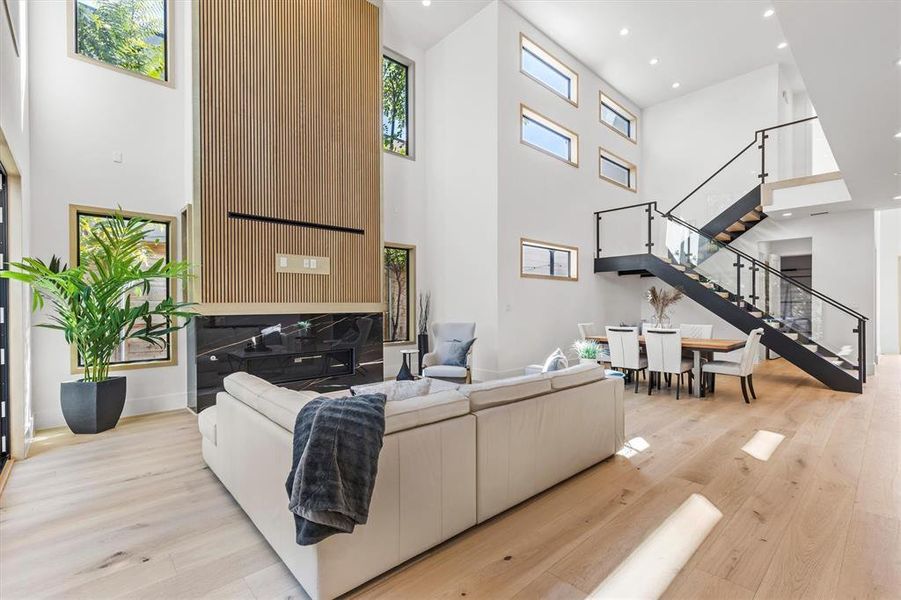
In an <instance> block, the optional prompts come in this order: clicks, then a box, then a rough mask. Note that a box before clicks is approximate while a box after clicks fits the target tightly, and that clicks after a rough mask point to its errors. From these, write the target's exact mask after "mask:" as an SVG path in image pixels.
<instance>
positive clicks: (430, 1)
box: [422, 0, 432, 6]
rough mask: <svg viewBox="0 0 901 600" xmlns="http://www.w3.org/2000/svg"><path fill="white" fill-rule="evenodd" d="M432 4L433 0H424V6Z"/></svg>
mask: <svg viewBox="0 0 901 600" xmlns="http://www.w3.org/2000/svg"><path fill="white" fill-rule="evenodd" d="M431 4H432V0H422V5H423V6H429V5H431Z"/></svg>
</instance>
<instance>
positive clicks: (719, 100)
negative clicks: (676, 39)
mask: <svg viewBox="0 0 901 600" xmlns="http://www.w3.org/2000/svg"><path fill="white" fill-rule="evenodd" d="M779 102H780V95H779V66H778V65H771V66H768V67H763V68H761V69H758V70H756V71H752V72H750V73H746V74H745V75H740V76H738V77H735V78H733V79H729V80H727V81H724V82H722V83H719V84H716V85H712V86H709V87H706V88H704V89H701V90H698V91H696V92H692V93H691V94H686V95H684V96H680V97H678V98H675V99H673V100H669V101H667V102H663V103H660V104H655V105H654V106H650V107H648V108H646V109H645V110H644V134H643V141H642V158H643V166H644V171H645V177H644V181H643V185H644V197H645V199H646V200H649V201H656V202H658V204H659V207H660V209H661V210H663V211H666V210H668V209H669V208H670V207H671V206H673V205H675V204H676V203H677V202H678V201H679V200H681V199H682V198H683V197H685V196H686V195H687V194H688V193H689V192H691V191H692V190H693V189H694V188H695V187H697V186H698V185H699V184H700V183H701V182H702V181H704V180H705V179H706V178H707V177H709V176H710V175H712V174H713V173H714V172H715V171H716V170H717V169H719V168H720V167H721V166H723V165H724V164H725V163H726V161H728V160H729V159H731V158H732V157H733V156H735V154H737V153H738V151H739V150H741V149H742V148H743V147H744V146H746V145H747V144H748V143H750V142H751V141H752V140H753V139H754V132H755V131H756V130H758V129H762V128H764V127H769V126H771V125H775V124H776V123H778V122H779V115H780V106H779ZM759 170H760V157H759V154H758V153H757V152H756V151H754V152H751V151H748V152H747V153H745V155H743V157H742V158H741V159H739V160H737V161H736V162H735V163H733V164H732V165H730V166H729V167H728V168H727V169H726V170H724V171H723V173H722V174H721V175H719V176H718V177H717V178H716V179H714V180H713V181H712V182H711V183H710V184H708V185H707V186H705V188H704V189H703V190H702V191H701V192H700V193H699V194H698V195H697V196H695V197H692V199H690V200H689V201H687V202H686V204H685V205H683V206H682V207H680V209H679V211H677V214H679V215H680V216H684V217H689V216H690V215H694V214H695V213H700V214H703V215H704V216H709V214H711V213H712V214H717V213H718V212H719V210H716V211H710V212H707V211H706V210H701V207H703V206H706V205H707V203H708V202H710V203H713V204H715V205H716V206H718V207H719V206H721V205H722V206H725V205H727V204H729V199H738V198H739V197H741V195H743V194H745V193H747V192H748V191H749V190H751V188H752V187H754V185H756V184H757V183H758V182H759V180H758V179H757V174H758V173H759ZM698 218H699V219H701V218H702V217H700V216H699V217H698ZM705 222H706V221H705ZM701 224H702V225H703V224H704V223H701Z"/></svg>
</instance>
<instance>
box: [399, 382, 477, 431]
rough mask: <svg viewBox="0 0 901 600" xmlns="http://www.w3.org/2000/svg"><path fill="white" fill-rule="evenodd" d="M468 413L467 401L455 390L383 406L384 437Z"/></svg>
mask: <svg viewBox="0 0 901 600" xmlns="http://www.w3.org/2000/svg"><path fill="white" fill-rule="evenodd" d="M468 412H469V401H468V400H467V399H466V397H465V396H463V395H462V394H460V392H458V391H456V390H446V391H443V392H437V393H435V394H428V395H426V396H417V397H416V398H409V399H407V400H396V401H394V402H388V403H387V404H385V435H388V434H389V433H395V432H397V431H403V430H405V429H412V428H414V427H419V426H421V425H426V424H428V423H437V422H438V421H444V420H445V419H450V418H453V417H459V416H462V415H465V414H467V413H468Z"/></svg>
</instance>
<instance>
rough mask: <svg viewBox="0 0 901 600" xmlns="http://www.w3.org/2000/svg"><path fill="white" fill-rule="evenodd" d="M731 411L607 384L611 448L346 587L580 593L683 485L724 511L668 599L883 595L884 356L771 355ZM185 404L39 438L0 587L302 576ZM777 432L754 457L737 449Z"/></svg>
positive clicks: (177, 590)
mask: <svg viewBox="0 0 901 600" xmlns="http://www.w3.org/2000/svg"><path fill="white" fill-rule="evenodd" d="M755 380H756V381H755V386H756V388H757V391H758V395H759V396H760V399H759V400H758V401H757V402H755V403H754V404H752V405H750V406H747V405H745V404H744V403H743V402H742V401H741V395H740V392H739V390H738V386H737V382H736V381H734V380H730V379H728V378H723V379H722V381H721V382H718V385H717V394H716V396H715V397H713V398H710V399H705V400H697V399H695V398H689V397H688V396H683V397H682V399H681V400H678V401H677V400H675V397H674V394H672V393H663V394H655V395H654V396H651V397H650V398H649V397H648V396H647V395H646V394H645V392H644V389H643V388H642V391H641V393H639V394H637V395H635V394H631V393H628V394H627V397H626V403H627V413H626V429H627V434H628V435H627V437H628V438H634V437H641V438H643V439H644V440H645V441H647V443H648V444H649V447H648V448H647V449H646V450H644V451H643V452H640V453H638V454H636V455H635V456H633V457H631V458H625V457H622V456H617V457H614V458H612V459H610V460H607V461H605V462H604V463H602V464H600V465H598V466H596V467H594V468H591V469H589V470H587V471H585V472H583V473H581V474H579V475H577V476H576V477H574V478H572V479H570V480H569V481H566V482H564V483H562V484H560V485H558V486H557V487H555V488H553V489H551V490H549V491H547V492H545V493H544V494H541V495H540V496H537V497H536V498H534V499H532V500H530V501H528V502H526V503H524V504H522V505H520V506H518V507H516V508H514V509H512V510H510V511H508V512H506V513H504V514H502V515H499V516H498V517H496V518H494V519H492V520H491V521H489V522H488V523H485V524H483V525H481V526H479V527H476V528H474V529H472V530H470V531H468V532H466V533H464V534H461V535H460V536H458V537H457V538H455V539H453V540H451V541H449V542H447V543H445V544H444V545H442V546H440V547H439V548H437V549H434V550H432V551H430V552H429V553H427V554H426V555H424V556H422V557H420V558H419V559H416V560H414V561H412V562H411V563H408V564H407V565H404V566H403V567H400V568H398V569H396V570H395V571H393V572H391V573H388V574H386V575H384V576H382V577H381V578H379V579H377V580H375V581H373V582H371V583H370V584H368V585H366V586H364V587H363V588H361V589H359V590H357V591H356V592H355V593H354V594H352V595H353V596H356V597H360V598H462V597H465V598H466V600H470V599H472V598H516V599H523V598H555V599H556V598H559V599H569V598H574V599H581V598H585V597H586V596H588V595H589V594H590V593H591V591H592V590H593V589H594V588H595V587H596V586H597V585H598V584H599V583H600V582H601V581H603V579H604V578H605V577H606V576H607V575H608V574H609V573H610V572H611V571H612V570H613V569H614V568H615V567H616V565H618V564H619V563H620V562H621V561H622V560H623V559H624V558H625V557H626V556H628V554H629V553H630V552H631V551H632V550H633V549H634V548H635V547H636V546H637V545H638V544H639V543H640V542H641V540H642V539H643V538H644V536H646V535H647V534H648V533H649V532H651V531H653V530H654V529H655V528H656V527H657V526H658V525H659V524H660V523H661V522H662V521H663V520H664V518H665V517H666V516H667V515H669V514H670V513H671V512H672V511H673V510H675V509H676V508H677V507H678V506H679V505H680V504H681V503H682V502H683V501H684V500H685V499H686V498H687V497H688V495H689V494H691V493H693V492H699V493H701V494H703V495H704V496H706V497H707V498H708V499H710V500H711V501H712V502H713V503H714V504H715V505H716V506H717V507H718V508H719V509H720V510H721V511H722V513H723V515H724V516H723V518H722V519H721V521H720V522H719V524H718V525H717V526H716V528H715V529H714V530H713V532H712V533H711V534H710V536H708V538H707V539H706V541H705V542H704V544H703V545H702V546H701V547H700V548H699V550H698V551H697V552H696V553H695V555H694V556H693V557H692V559H691V560H690V561H689V563H688V564H687V565H686V566H685V568H684V569H683V570H682V572H681V573H680V575H679V576H678V577H677V578H676V580H675V581H674V582H673V584H672V585H671V586H670V588H669V589H668V590H667V592H666V597H668V598H717V599H724V598H736V599H745V598H767V599H768V598H816V599H820V598H901V357H897V356H896V357H885V358H884V359H883V362H882V364H881V365H880V369H879V375H878V376H877V377H874V378H872V379H871V381H870V383H869V384H868V385H867V387H866V392H865V393H864V394H863V395H860V396H855V395H851V394H842V393H836V392H830V391H828V390H826V389H824V388H823V387H822V386H820V385H819V384H817V383H816V382H814V381H813V380H812V379H810V378H809V377H807V376H806V375H804V374H803V373H801V372H799V371H797V370H796V369H795V368H794V367H792V366H790V365H786V364H784V363H783V362H782V361H772V362H769V363H767V364H766V365H764V366H763V369H762V370H761V371H759V372H758V375H757V376H755ZM195 421H196V420H195V418H194V416H193V415H191V414H190V413H188V412H174V413H164V414H158V415H152V416H145V417H137V418H133V419H126V420H123V422H122V424H121V425H120V426H119V427H118V428H117V429H116V430H114V431H111V432H107V433H104V434H101V435H99V436H96V437H80V438H76V437H75V436H72V435H71V434H69V433H67V432H66V431H64V430H54V431H48V432H43V433H41V434H40V435H39V437H38V439H37V440H36V442H35V444H34V446H33V447H32V455H31V457H30V458H29V459H27V460H25V461H22V462H19V463H17V464H16V466H15V469H14V470H13V473H12V477H11V478H10V481H9V484H8V486H7V489H6V491H5V492H4V493H3V495H2V497H0V597H2V598H4V599H14V598H39V597H46V596H57V597H71V598H108V597H109V598H112V597H134V598H195V597H202V596H209V597H220V598H257V599H262V598H288V597H303V596H304V594H303V591H302V590H301V589H300V588H299V586H298V585H297V584H296V582H295V581H294V580H293V578H292V577H291V575H290V573H289V572H288V571H287V569H285V568H284V567H283V566H282V565H281V563H280V562H279V561H278V558H277V557H276V556H275V554H274V553H273V552H272V551H271V550H270V549H269V548H268V546H267V545H266V543H265V542H264V541H263V539H262V538H261V537H260V535H259V534H258V533H257V532H256V530H255V529H254V528H253V526H252V525H251V524H250V522H249V521H248V520H247V519H246V518H245V517H244V515H243V513H242V512H241V510H240V508H238V507H237V505H236V504H235V503H234V502H233V501H232V500H231V497H230V496H229V495H228V493H227V492H226V491H225V490H224V488H222V487H221V485H220V484H219V483H218V481H217V480H216V478H215V476H213V475H212V474H211V473H210V471H209V470H208V469H206V468H205V467H204V465H203V462H202V460H201V458H200V438H199V435H198V433H197V427H196V422H195ZM758 429H767V430H771V431H777V432H780V433H782V434H784V435H785V440H784V441H783V442H782V444H781V445H780V446H779V447H778V449H777V450H776V452H775V453H774V454H773V456H772V457H771V458H770V460H769V461H768V462H760V461H757V460H756V459H753V458H751V457H749V456H747V455H745V454H744V453H742V452H741V451H740V448H741V447H742V445H744V443H745V442H746V441H747V440H748V439H749V438H750V437H751V436H752V435H753V434H754V432H755V431H757V430H758Z"/></svg>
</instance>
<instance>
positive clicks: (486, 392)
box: [460, 373, 551, 411]
mask: <svg viewBox="0 0 901 600" xmlns="http://www.w3.org/2000/svg"><path fill="white" fill-rule="evenodd" d="M550 391H551V382H550V379H549V378H548V376H547V374H545V373H536V374H534V375H522V376H520V377H509V378H507V379H495V380H493V381H486V382H484V383H474V384H471V385H464V386H460V393H461V394H463V395H464V396H466V397H467V398H469V406H470V408H471V409H472V410H473V411H478V410H483V409H486V408H491V407H492V406H499V405H501V404H509V403H510V402H516V401H517V400H524V399H526V398H531V397H533V396H540V395H541V394H546V393H548V392H550Z"/></svg>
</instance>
